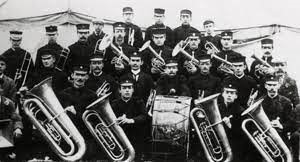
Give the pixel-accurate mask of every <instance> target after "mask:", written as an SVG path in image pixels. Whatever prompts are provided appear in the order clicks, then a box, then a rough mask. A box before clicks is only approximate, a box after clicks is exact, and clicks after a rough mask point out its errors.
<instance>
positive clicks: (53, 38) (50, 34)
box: [35, 25, 63, 69]
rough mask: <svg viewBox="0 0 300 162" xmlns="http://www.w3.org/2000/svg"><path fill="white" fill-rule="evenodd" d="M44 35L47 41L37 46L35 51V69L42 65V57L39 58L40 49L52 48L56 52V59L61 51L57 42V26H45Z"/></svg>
mask: <svg viewBox="0 0 300 162" xmlns="http://www.w3.org/2000/svg"><path fill="white" fill-rule="evenodd" d="M45 29H46V36H47V38H48V43H47V44H46V45H44V46H43V47H41V48H39V49H38V51H37V53H36V59H35V60H36V61H35V69H39V68H41V67H43V64H42V62H41V61H42V59H41V51H42V50H44V49H52V50H54V51H55V52H56V55H55V57H56V58H55V59H56V60H58V58H59V55H60V54H61V52H62V49H63V47H62V46H61V45H59V44H58V43H57V37H58V32H57V26H52V25H50V26H46V27H45Z"/></svg>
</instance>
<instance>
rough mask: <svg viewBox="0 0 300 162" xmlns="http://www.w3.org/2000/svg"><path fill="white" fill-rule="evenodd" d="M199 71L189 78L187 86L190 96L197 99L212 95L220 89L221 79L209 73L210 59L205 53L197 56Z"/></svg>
mask: <svg viewBox="0 0 300 162" xmlns="http://www.w3.org/2000/svg"><path fill="white" fill-rule="evenodd" d="M198 58H199V73H197V74H196V75H195V76H192V77H191V78H190V79H189V82H188V86H189V88H190V90H191V94H192V98H193V99H198V98H203V97H207V96H210V95H213V94H215V93H217V92H218V91H220V88H219V86H220V83H221V80H220V78H218V77H215V76H213V75H211V74H210V67H211V60H210V56H209V55H207V54H202V55H200V56H199V57H198Z"/></svg>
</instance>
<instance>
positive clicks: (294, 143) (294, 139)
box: [290, 131, 300, 162]
mask: <svg viewBox="0 0 300 162" xmlns="http://www.w3.org/2000/svg"><path fill="white" fill-rule="evenodd" d="M290 144H291V148H292V154H293V160H294V162H298V161H300V157H299V151H300V150H299V145H300V132H299V131H296V132H294V133H293V134H292V135H291V139H290Z"/></svg>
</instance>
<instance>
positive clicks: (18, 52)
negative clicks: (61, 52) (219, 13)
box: [2, 30, 34, 90]
mask: <svg viewBox="0 0 300 162" xmlns="http://www.w3.org/2000/svg"><path fill="white" fill-rule="evenodd" d="M22 34H23V32H22V31H15V30H13V31H10V42H11V44H12V46H11V48H10V49H8V50H7V51H5V52H4V53H3V54H2V55H3V56H4V57H5V58H6V60H7V61H6V67H7V68H6V71H5V75H7V76H8V77H10V78H12V79H15V77H16V76H15V75H16V72H17V69H19V70H20V69H21V66H22V64H23V61H24V57H26V58H27V59H28V60H29V61H28V60H27V61H25V64H24V66H23V70H26V69H27V66H28V63H30V65H29V70H28V73H27V78H26V81H25V84H24V85H26V84H28V83H30V82H31V80H30V79H31V78H32V74H33V71H34V64H33V60H32V58H31V55H30V53H29V52H27V51H25V50H24V49H22V48H21V47H20V44H21V42H22ZM24 76H25V74H24V73H22V76H20V77H19V79H16V80H14V81H15V84H16V88H17V90H19V88H20V87H21V86H24V85H22V83H23V80H24V79H23V78H24Z"/></svg>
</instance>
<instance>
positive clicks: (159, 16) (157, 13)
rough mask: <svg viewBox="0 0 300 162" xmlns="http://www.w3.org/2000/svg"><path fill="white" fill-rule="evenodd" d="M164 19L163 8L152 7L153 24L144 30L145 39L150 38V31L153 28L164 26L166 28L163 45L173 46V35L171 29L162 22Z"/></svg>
mask: <svg viewBox="0 0 300 162" xmlns="http://www.w3.org/2000/svg"><path fill="white" fill-rule="evenodd" d="M164 19H165V9H162V8H155V9H154V20H155V22H154V25H152V26H150V27H148V28H147V29H146V32H145V41H148V40H151V39H152V34H153V33H152V32H153V29H154V28H165V30H166V42H165V45H167V46H169V47H171V48H173V47H174V46H175V44H174V36H173V31H172V29H171V28H170V27H168V26H166V25H165V24H164Z"/></svg>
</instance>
